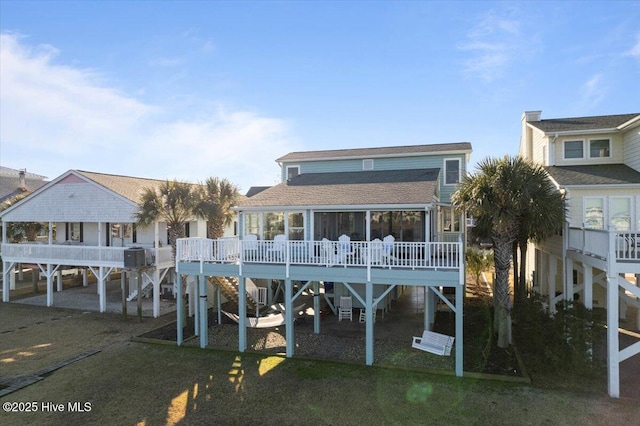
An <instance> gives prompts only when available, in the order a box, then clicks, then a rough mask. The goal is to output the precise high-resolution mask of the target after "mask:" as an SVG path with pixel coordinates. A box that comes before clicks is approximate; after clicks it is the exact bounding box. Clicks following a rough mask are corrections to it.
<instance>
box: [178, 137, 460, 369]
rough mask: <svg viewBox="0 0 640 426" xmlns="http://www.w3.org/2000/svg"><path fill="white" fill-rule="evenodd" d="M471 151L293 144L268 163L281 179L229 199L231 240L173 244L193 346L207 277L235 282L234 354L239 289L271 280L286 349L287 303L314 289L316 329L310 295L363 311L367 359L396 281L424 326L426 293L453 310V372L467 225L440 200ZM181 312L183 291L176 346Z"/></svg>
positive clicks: (290, 315)
mask: <svg viewBox="0 0 640 426" xmlns="http://www.w3.org/2000/svg"><path fill="white" fill-rule="evenodd" d="M470 154H471V144H470V143H467V142H461V143H445V144H432V145H414V146H395V147H379V148H358V149H340V150H326V151H309V152H292V153H289V154H286V155H284V156H282V157H280V158H279V159H277V163H278V165H279V166H280V168H281V173H282V174H281V182H280V183H279V184H277V185H275V186H273V187H270V188H268V189H265V190H263V191H261V192H259V193H256V194H255V195H253V194H252V196H250V197H247V198H246V199H244V200H242V201H241V202H240V203H239V204H238V205H237V206H236V207H235V209H236V211H237V212H238V231H239V232H238V234H239V235H238V237H237V238H224V239H219V240H209V239H204V238H185V239H180V240H179V241H178V244H177V249H176V268H177V277H178V278H177V285H178V288H179V289H180V292H181V293H180V294H183V293H184V289H185V287H186V284H185V283H186V282H187V281H189V282H197V283H198V285H197V286H196V287H197V288H198V298H197V299H198V300H199V301H200V302H199V304H200V308H199V309H197V310H195V311H196V318H195V323H196V324H197V325H198V328H199V330H200V333H199V339H200V346H201V347H205V346H207V344H208V334H207V332H206V331H205V330H207V328H208V317H207V314H206V312H207V309H208V305H209V304H208V301H207V298H208V294H209V293H210V292H209V291H208V287H209V285H210V283H212V282H213V283H214V284H215V286H216V287H217V288H218V290H221V289H222V284H220V283H226V284H227V285H228V284H229V283H231V284H233V285H235V286H236V288H237V298H238V305H237V306H238V312H237V320H238V337H239V339H238V341H239V347H238V350H239V351H240V352H244V351H245V350H246V349H247V327H249V326H252V324H253V325H259V321H260V318H255V317H254V313H253V312H252V311H251V310H250V307H251V306H252V304H251V303H247V297H250V295H252V294H254V295H255V294H259V292H254V291H253V290H255V288H258V289H259V288H263V287H267V288H268V287H270V285H271V283H273V282H274V281H276V282H278V283H280V284H281V286H282V288H283V294H284V302H283V310H282V322H283V323H284V325H285V330H286V355H287V357H292V356H294V351H295V348H296V345H295V333H294V332H295V324H294V306H296V305H297V304H298V298H299V297H300V295H301V294H302V292H303V291H305V292H310V293H312V294H313V295H314V296H318V297H313V311H314V312H315V314H314V332H316V333H320V326H321V321H320V315H319V312H320V303H321V300H320V299H321V297H320V295H322V297H323V298H324V299H323V301H324V302H326V304H327V305H328V306H329V308H330V309H331V310H333V311H334V313H335V314H337V315H342V314H345V315H347V314H350V312H351V309H352V308H353V309H356V308H360V309H362V314H363V317H364V318H363V319H364V321H365V322H366V328H365V337H366V339H365V341H366V343H365V345H366V348H365V354H366V355H365V358H366V364H367V365H372V364H373V361H374V350H375V347H374V346H375V345H374V327H375V322H374V318H375V315H376V311H377V310H383V311H384V309H387V308H388V307H389V305H390V301H391V300H393V298H394V297H396V295H397V294H398V293H399V291H401V289H402V288H405V287H406V286H414V287H419V288H421V289H423V291H424V294H425V298H424V299H425V306H424V312H425V313H424V329H425V330H429V329H430V328H431V326H432V324H433V321H434V317H435V303H436V301H438V300H442V301H443V303H446V304H447V305H448V306H449V307H450V308H451V310H452V311H453V312H454V313H455V321H456V324H455V330H456V332H455V336H454V337H455V343H454V347H453V352H452V353H455V359H456V361H455V371H456V374H457V375H458V376H461V375H462V341H463V339H462V304H463V296H464V239H465V236H464V234H465V226H466V223H465V220H464V217H463V216H461V215H460V214H459V213H456V212H455V211H454V210H453V208H452V207H451V205H450V203H449V198H450V195H451V194H452V193H453V191H454V190H455V189H456V185H457V184H458V183H459V181H460V179H461V176H462V175H463V173H464V172H465V171H466V168H467V163H468V161H469V156H470ZM249 286H250V287H251V289H250V288H249ZM250 290H251V291H250ZM447 290H448V291H447ZM444 293H448V294H444ZM447 296H448V297H447ZM269 297H271V296H270V295H268V296H267V299H268V298H269ZM218 300H219V298H218ZM272 302H273V300H267V301H266V304H271V303H272ZM324 302H323V303H324ZM184 311H185V306H184V298H183V297H178V316H177V318H178V326H177V328H178V330H177V333H178V344H179V345H180V344H182V343H183V327H184V322H183V313H184ZM341 318H342V317H341ZM347 319H348V318H347ZM451 340H453V339H451ZM427 343H428V342H425V345H426V344H427ZM410 344H411V342H407V345H410ZM450 349H451V348H448V350H450Z"/></svg>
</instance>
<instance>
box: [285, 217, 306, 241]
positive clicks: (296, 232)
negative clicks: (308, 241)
mask: <svg viewBox="0 0 640 426" xmlns="http://www.w3.org/2000/svg"><path fill="white" fill-rule="evenodd" d="M289 240H291V241H300V240H304V215H303V214H302V213H301V212H296V213H289Z"/></svg>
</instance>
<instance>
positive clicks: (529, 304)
mask: <svg viewBox="0 0 640 426" xmlns="http://www.w3.org/2000/svg"><path fill="white" fill-rule="evenodd" d="M548 305H549V302H548V298H546V297H541V296H539V295H534V296H532V297H531V298H528V299H526V300H524V301H523V302H522V303H519V304H518V307H517V310H515V311H514V327H513V330H514V338H515V339H516V341H517V344H518V348H519V349H520V350H521V352H522V354H523V357H524V358H525V364H526V365H527V368H529V369H530V371H531V372H540V373H555V372H559V371H562V372H564V373H568V374H573V375H585V376H589V375H591V376H597V375H599V374H601V372H602V368H603V367H604V366H605V365H606V351H604V350H603V349H604V348H605V345H604V342H605V341H606V329H605V315H604V313H603V312H602V310H595V311H594V310H589V309H586V308H585V307H584V306H583V305H581V304H578V303H571V302H563V303H558V304H557V305H556V309H557V312H556V313H555V314H554V315H553V316H551V315H549V313H548V312H547V311H546V309H545V308H546V307H547V306H548Z"/></svg>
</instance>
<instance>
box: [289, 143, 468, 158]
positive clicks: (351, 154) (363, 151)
mask: <svg viewBox="0 0 640 426" xmlns="http://www.w3.org/2000/svg"><path fill="white" fill-rule="evenodd" d="M444 151H469V152H471V143H469V142H455V143H443V144H431V145H410V146H389V147H380V148H354V149H334V150H327V151H303V152H290V153H289V154H286V155H283V156H282V157H280V158H278V159H277V160H276V161H278V162H283V161H305V160H306V161H308V160H315V159H323V160H328V159H332V158H371V157H379V156H385V155H402V154H411V155H418V154H421V153H425V154H433V153H437V152H444Z"/></svg>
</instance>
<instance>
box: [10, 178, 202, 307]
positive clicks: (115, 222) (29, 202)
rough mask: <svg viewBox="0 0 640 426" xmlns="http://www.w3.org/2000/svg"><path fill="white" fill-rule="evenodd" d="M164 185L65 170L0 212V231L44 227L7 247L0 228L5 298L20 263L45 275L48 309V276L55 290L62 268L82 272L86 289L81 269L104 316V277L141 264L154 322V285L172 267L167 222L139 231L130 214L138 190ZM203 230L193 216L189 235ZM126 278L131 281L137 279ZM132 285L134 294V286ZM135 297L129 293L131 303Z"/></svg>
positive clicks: (156, 293)
mask: <svg viewBox="0 0 640 426" xmlns="http://www.w3.org/2000/svg"><path fill="white" fill-rule="evenodd" d="M164 182H165V181H161V180H153V179H144V178H137V177H129V176H117V175H109V174H103V173H93V172H87V171H81V170H70V171H68V172H66V173H64V174H63V175H61V176H59V177H58V178H56V179H54V180H53V181H51V182H48V183H46V184H45V185H44V186H42V187H40V188H39V189H37V190H36V191H35V192H33V193H32V194H31V195H29V196H28V197H26V198H24V199H23V200H21V201H20V202H18V203H16V204H14V205H13V206H11V207H9V208H8V209H6V210H4V211H2V212H0V216H1V218H2V225H3V229H6V225H7V224H9V223H12V222H39V223H43V224H44V225H45V228H46V229H47V237H46V238H45V240H44V241H42V242H35V241H27V242H24V243H20V244H10V243H8V241H7V235H6V232H4V231H3V234H2V261H3V271H4V277H3V278H4V280H3V301H4V302H8V301H9V293H10V291H9V290H10V287H13V285H14V283H15V281H14V279H15V278H14V274H13V271H14V268H16V267H17V266H18V265H21V264H27V265H34V267H37V268H38V269H39V270H40V272H41V273H42V274H44V275H45V277H46V279H47V306H53V305H54V293H53V279H54V276H55V275H56V274H57V279H58V291H61V290H62V283H61V271H62V270H63V269H65V268H80V269H82V270H83V273H84V274H85V280H84V282H85V285H86V281H87V280H86V271H87V269H89V270H90V271H91V272H92V273H93V274H94V275H95V276H96V278H97V281H98V294H99V308H100V311H101V312H104V311H105V309H106V296H105V294H106V292H105V290H106V285H107V282H108V281H109V275H110V274H111V273H112V272H116V271H126V270H127V268H130V269H132V268H131V267H132V266H133V267H138V266H144V270H143V272H142V277H143V284H142V285H143V287H146V286H151V287H152V289H153V301H154V303H153V314H154V316H156V317H157V316H158V315H159V312H160V308H159V306H160V283H161V282H162V281H163V280H165V279H171V274H168V273H169V272H170V271H171V270H172V269H173V267H174V266H175V264H174V257H173V253H172V248H171V247H170V246H169V245H168V244H167V226H166V223H165V222H156V223H155V225H154V226H152V227H149V228H144V229H140V228H138V227H136V225H135V223H136V218H135V215H136V213H137V212H138V210H139V208H138V204H137V203H138V200H139V197H140V195H141V193H142V190H143V189H144V188H155V187H158V186H159V185H161V184H163V183H164ZM205 225H206V223H205V222H204V221H203V220H195V219H194V220H193V221H192V222H190V223H189V224H188V227H187V230H186V231H187V235H189V236H196V237H197V236H206V226H205ZM131 248H135V249H134V250H133V251H131ZM142 252H144V254H142ZM131 262H133V265H132V264H131ZM140 264H143V265H140ZM129 275H130V278H132V279H135V275H137V274H129ZM117 285H119V283H118V284H117ZM134 288H136V290H135V293H137V286H135V287H134ZM133 296H134V294H130V298H132V297H133Z"/></svg>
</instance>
